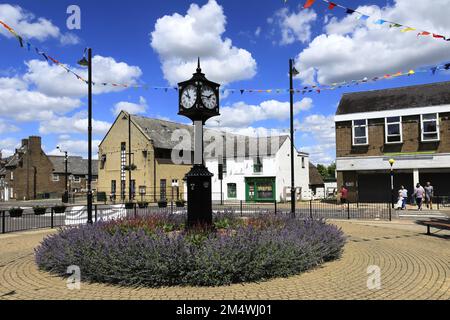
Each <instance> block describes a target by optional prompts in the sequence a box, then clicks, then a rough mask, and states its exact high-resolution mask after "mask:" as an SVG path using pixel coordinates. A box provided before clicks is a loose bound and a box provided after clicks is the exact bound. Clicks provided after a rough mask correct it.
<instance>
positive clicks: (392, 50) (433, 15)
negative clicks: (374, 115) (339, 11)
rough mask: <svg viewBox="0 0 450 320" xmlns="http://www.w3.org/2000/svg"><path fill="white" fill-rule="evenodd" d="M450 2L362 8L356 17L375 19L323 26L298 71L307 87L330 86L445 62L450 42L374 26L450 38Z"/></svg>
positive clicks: (400, 1)
mask: <svg viewBox="0 0 450 320" xmlns="http://www.w3.org/2000/svg"><path fill="white" fill-rule="evenodd" d="M448 5H449V1H448V0H436V1H433V5H430V3H429V2H426V1H422V2H416V1H409V0H395V1H394V3H393V4H392V5H389V6H386V7H383V8H379V7H378V6H360V7H358V8H357V10H358V11H360V12H363V13H365V14H367V15H371V16H372V18H371V19H369V20H368V21H366V22H364V21H361V20H358V19H356V18H355V16H354V15H350V16H346V17H344V18H342V19H337V18H336V17H333V18H332V19H330V20H329V22H328V24H327V25H326V26H325V28H324V29H325V31H326V34H322V35H320V36H318V37H316V38H315V39H314V40H313V41H312V42H311V43H310V44H309V46H308V47H307V48H306V49H304V50H303V51H302V52H301V53H300V54H299V55H298V56H297V59H296V60H297V61H296V67H297V68H298V70H303V72H301V73H300V78H301V79H302V80H303V81H304V83H307V84H311V83H313V82H314V78H315V76H314V74H315V75H316V78H317V80H318V82H319V83H322V84H330V83H333V82H339V81H343V80H355V79H362V78H364V77H366V76H367V77H374V76H380V75H383V74H386V73H391V72H397V71H400V70H401V71H408V70H409V68H417V67H420V66H427V65H430V64H436V63H441V62H446V61H447V60H448V57H449V53H450V49H449V46H448V42H445V41H443V40H440V39H434V38H432V37H430V36H429V37H417V33H418V32H419V31H420V30H417V31H412V32H400V30H399V28H389V26H388V24H387V23H386V24H385V25H383V26H380V25H377V24H374V23H373V22H374V20H377V19H379V18H383V19H385V20H389V21H395V22H398V23H402V24H404V25H409V26H413V27H418V28H424V30H427V31H430V32H435V33H437V34H442V35H444V36H450V34H448V30H449V29H450V19H448V14H447V12H446V10H443V9H442V8H446V7H447V6H448Z"/></svg>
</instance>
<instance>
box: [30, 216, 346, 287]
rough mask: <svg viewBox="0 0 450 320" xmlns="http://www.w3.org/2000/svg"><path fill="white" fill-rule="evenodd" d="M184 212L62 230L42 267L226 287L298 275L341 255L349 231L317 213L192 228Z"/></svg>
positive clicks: (93, 276)
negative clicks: (315, 217)
mask: <svg viewBox="0 0 450 320" xmlns="http://www.w3.org/2000/svg"><path fill="white" fill-rule="evenodd" d="M184 221H185V217H180V216H171V215H152V216H149V217H144V218H138V219H131V220H129V219H128V220H118V221H112V222H100V223H97V224H94V225H83V226H79V227H73V228H67V229H62V230H60V232H59V233H58V234H56V235H52V236H49V237H47V238H46V239H45V240H44V241H43V242H42V244H41V245H40V246H39V247H38V248H37V249H36V262H37V264H38V266H39V268H40V269H41V270H45V271H49V272H51V273H53V274H57V275H60V276H66V269H67V267H68V266H71V265H77V266H79V267H80V269H81V277H82V280H83V281H90V282H103V283H111V284H119V285H128V286H147V287H160V286H174V285H195V286H219V285H228V284H232V283H239V282H249V281H260V280H267V279H270V278H274V277H287V276H290V275H295V274H299V273H301V272H303V271H305V270H308V269H310V268H313V267H315V266H317V265H319V264H321V263H323V262H325V261H329V260H333V259H336V258H339V257H340V255H341V253H342V250H343V246H344V243H345V238H344V235H343V233H342V231H341V230H340V229H338V228H337V227H336V226H333V225H329V224H326V223H325V222H324V221H316V220H294V219H289V218H286V217H284V218H282V217H275V216H265V217H256V218H250V219H237V218H233V217H232V216H227V215H220V216H218V217H215V220H214V223H215V227H216V228H215V229H216V231H208V230H205V229H201V228H199V229H198V230H194V231H193V230H191V231H185V229H184Z"/></svg>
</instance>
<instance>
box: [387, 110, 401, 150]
mask: <svg viewBox="0 0 450 320" xmlns="http://www.w3.org/2000/svg"><path fill="white" fill-rule="evenodd" d="M389 118H397V117H396V116H393V117H386V118H384V137H385V138H384V142H385V143H386V144H399V143H403V126H402V121H403V119H402V117H398V118H399V121H398V122H388V119H389ZM390 124H398V125H399V126H400V141H388V137H389V130H388V126H389V125H390ZM395 136H396V135H395Z"/></svg>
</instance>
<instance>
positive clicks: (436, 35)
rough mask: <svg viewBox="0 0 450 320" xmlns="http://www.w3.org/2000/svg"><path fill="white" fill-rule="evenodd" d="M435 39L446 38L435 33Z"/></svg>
mask: <svg viewBox="0 0 450 320" xmlns="http://www.w3.org/2000/svg"><path fill="white" fill-rule="evenodd" d="M433 38H438V39H445V37H444V36H441V35H439V34H435V33H433Z"/></svg>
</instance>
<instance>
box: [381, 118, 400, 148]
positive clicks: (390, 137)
mask: <svg viewBox="0 0 450 320" xmlns="http://www.w3.org/2000/svg"><path fill="white" fill-rule="evenodd" d="M385 137H386V140H385V142H386V143H387V144H391V143H402V142H403V135H402V117H389V118H386V119H385Z"/></svg>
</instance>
